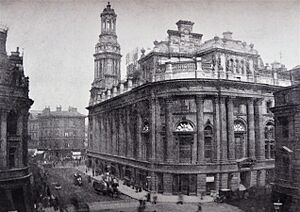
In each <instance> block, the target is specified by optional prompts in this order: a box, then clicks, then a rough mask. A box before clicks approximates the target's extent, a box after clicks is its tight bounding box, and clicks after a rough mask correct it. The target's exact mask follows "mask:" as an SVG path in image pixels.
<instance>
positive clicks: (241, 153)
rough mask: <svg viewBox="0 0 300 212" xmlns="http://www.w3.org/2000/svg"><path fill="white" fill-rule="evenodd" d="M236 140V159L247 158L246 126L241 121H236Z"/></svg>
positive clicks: (234, 128)
mask: <svg viewBox="0 0 300 212" xmlns="http://www.w3.org/2000/svg"><path fill="white" fill-rule="evenodd" d="M233 130H234V140H235V156H236V159H241V158H243V157H247V147H246V142H245V138H246V132H247V131H246V130H247V129H246V125H245V124H244V123H243V121H241V120H236V121H235V122H234V125H233Z"/></svg>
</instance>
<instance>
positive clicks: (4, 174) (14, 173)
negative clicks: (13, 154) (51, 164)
mask: <svg viewBox="0 0 300 212" xmlns="http://www.w3.org/2000/svg"><path fill="white" fill-rule="evenodd" d="M27 175H29V169H28V167H25V168H13V169H0V181H5V180H12V179H16V178H21V177H25V176H27Z"/></svg>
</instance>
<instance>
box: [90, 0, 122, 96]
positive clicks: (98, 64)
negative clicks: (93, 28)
mask: <svg viewBox="0 0 300 212" xmlns="http://www.w3.org/2000/svg"><path fill="white" fill-rule="evenodd" d="M100 17H101V34H100V35H99V41H98V43H97V44H96V46H95V54H94V63H95V64H94V81H93V83H92V93H91V95H92V96H95V95H97V93H99V92H101V91H104V90H105V89H110V88H112V86H113V85H116V84H117V83H118V82H119V81H120V79H121V72H120V63H121V57H122V55H121V54H120V45H119V43H118V41H117V35H116V20H117V15H116V13H115V11H114V9H112V8H111V5H110V3H109V2H108V4H107V6H106V8H104V10H103V12H102V13H101V15H100Z"/></svg>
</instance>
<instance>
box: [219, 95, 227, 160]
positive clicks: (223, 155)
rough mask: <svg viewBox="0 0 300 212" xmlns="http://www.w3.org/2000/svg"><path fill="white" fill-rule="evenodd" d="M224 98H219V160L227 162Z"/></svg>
mask: <svg viewBox="0 0 300 212" xmlns="http://www.w3.org/2000/svg"><path fill="white" fill-rule="evenodd" d="M226 111H227V110H226V98H225V97H223V96H222V97H220V119H221V121H220V130H221V136H220V137H221V160H222V161H226V160H227V150H228V144H227V116H226Z"/></svg>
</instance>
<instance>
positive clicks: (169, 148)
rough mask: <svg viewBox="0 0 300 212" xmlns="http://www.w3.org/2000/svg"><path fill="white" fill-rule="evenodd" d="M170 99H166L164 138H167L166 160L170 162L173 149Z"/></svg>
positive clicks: (172, 159) (172, 157)
mask: <svg viewBox="0 0 300 212" xmlns="http://www.w3.org/2000/svg"><path fill="white" fill-rule="evenodd" d="M171 107H172V99H169V98H168V99H166V107H165V109H166V111H165V117H166V139H167V162H169V163H172V162H173V161H174V156H173V150H174V141H173V133H172V131H173V129H172V109H171Z"/></svg>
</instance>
